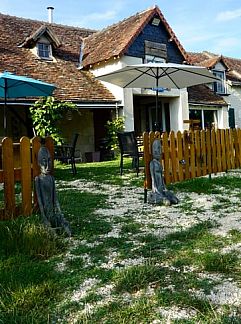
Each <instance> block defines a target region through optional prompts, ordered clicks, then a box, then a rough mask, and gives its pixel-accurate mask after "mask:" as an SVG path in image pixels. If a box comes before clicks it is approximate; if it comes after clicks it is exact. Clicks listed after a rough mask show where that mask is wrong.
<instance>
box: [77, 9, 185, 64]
mask: <svg viewBox="0 0 241 324" xmlns="http://www.w3.org/2000/svg"><path fill="white" fill-rule="evenodd" d="M154 17H159V19H160V21H161V22H162V24H163V25H164V26H165V29H166V31H167V33H168V34H169V36H170V39H171V40H172V41H173V42H174V43H175V44H176V46H177V47H178V49H179V51H180V52H181V54H182V56H183V59H184V60H187V53H186V52H185V50H184V48H183V47H182V45H181V43H180V42H179V40H178V39H177V37H176V35H175V34H174V32H173V30H172V29H171V27H170V25H169V24H168V23H167V21H166V19H165V18H164V16H163V14H162V13H161V11H160V9H159V8H158V7H157V6H154V7H152V8H150V9H147V10H145V11H142V12H140V13H137V14H136V15H133V16H131V17H129V18H127V19H124V20H122V21H121V22H118V23H116V24H114V25H111V26H109V27H107V28H105V29H103V30H102V31H99V32H97V33H94V34H92V35H90V36H89V37H87V38H86V39H85V40H84V42H85V47H84V56H83V62H82V64H83V67H85V68H86V67H89V66H90V65H94V64H96V63H100V62H105V61H108V60H110V59H112V58H115V57H120V56H122V55H124V54H125V53H126V51H127V49H128V48H129V46H130V45H131V44H132V43H133V41H134V40H135V39H136V37H137V36H138V35H139V34H140V33H141V32H142V31H143V29H144V28H145V26H146V25H147V24H148V23H149V22H150V20H151V19H152V18H154Z"/></svg>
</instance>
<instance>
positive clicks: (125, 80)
mask: <svg viewBox="0 0 241 324" xmlns="http://www.w3.org/2000/svg"><path fill="white" fill-rule="evenodd" d="M96 78H97V79H98V80H102V81H106V82H110V83H112V84H115V85H117V86H120V87H122V88H151V89H153V90H154V91H155V92H156V123H157V119H158V91H159V88H160V87H161V88H162V89H163V88H168V89H173V88H174V89H182V88H186V87H190V86H194V85H197V84H202V83H210V82H214V81H217V80H219V79H218V78H216V77H215V76H214V75H213V74H212V73H211V72H210V71H209V70H208V69H207V68H204V67H201V66H193V65H182V64H175V63H146V64H136V65H127V66H125V67H123V68H121V69H118V70H116V71H113V72H110V73H107V74H103V75H100V76H98V77H96Z"/></svg>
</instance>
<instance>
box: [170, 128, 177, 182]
mask: <svg viewBox="0 0 241 324" xmlns="http://www.w3.org/2000/svg"><path fill="white" fill-rule="evenodd" d="M169 141H170V162H171V173H172V182H176V181H177V149H176V148H177V146H176V140H175V134H174V132H173V131H172V132H170V135H169Z"/></svg>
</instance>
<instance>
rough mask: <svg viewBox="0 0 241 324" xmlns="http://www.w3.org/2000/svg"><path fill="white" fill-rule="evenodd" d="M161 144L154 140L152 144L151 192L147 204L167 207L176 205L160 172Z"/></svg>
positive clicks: (174, 198)
mask: <svg viewBox="0 0 241 324" xmlns="http://www.w3.org/2000/svg"><path fill="white" fill-rule="evenodd" d="M161 153H162V152H161V142H160V140H159V139H155V140H154V142H153V144H152V156H153V159H152V161H151V162H150V173H151V180H152V191H151V192H150V193H149V196H148V202H149V203H151V204H163V205H166V206H169V205H171V204H177V203H178V199H177V197H176V196H175V195H174V194H173V193H172V192H171V191H169V190H167V188H166V186H165V183H164V179H163V172H162V165H161V163H160V158H161Z"/></svg>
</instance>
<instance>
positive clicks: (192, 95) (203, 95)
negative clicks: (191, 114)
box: [187, 84, 227, 106]
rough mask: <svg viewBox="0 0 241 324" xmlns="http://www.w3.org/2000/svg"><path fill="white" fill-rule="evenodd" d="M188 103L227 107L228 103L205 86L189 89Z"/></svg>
mask: <svg viewBox="0 0 241 324" xmlns="http://www.w3.org/2000/svg"><path fill="white" fill-rule="evenodd" d="M187 91H188V102H189V103H191V104H192V103H196V104H203V105H221V106H227V103H226V101H225V100H224V99H223V98H222V97H221V96H219V95H218V94H216V93H215V92H213V91H212V90H211V89H210V88H209V87H208V86H206V85H204V84H200V85H196V86H193V87H189V88H187Z"/></svg>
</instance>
